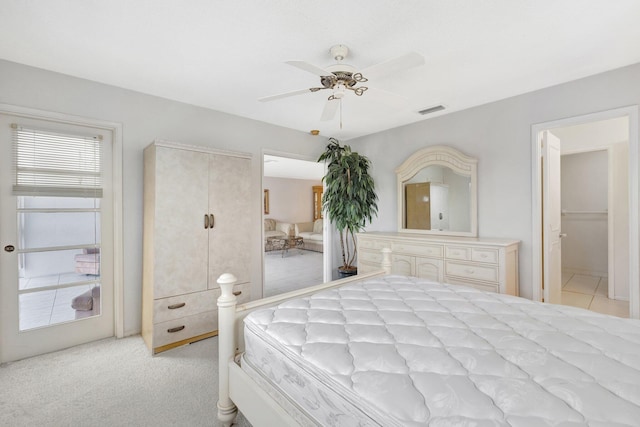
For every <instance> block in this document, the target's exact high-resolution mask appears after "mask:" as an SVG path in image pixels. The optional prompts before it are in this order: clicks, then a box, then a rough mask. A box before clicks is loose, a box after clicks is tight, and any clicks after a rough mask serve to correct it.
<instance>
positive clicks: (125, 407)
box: [0, 336, 251, 427]
mask: <svg viewBox="0 0 640 427" xmlns="http://www.w3.org/2000/svg"><path fill="white" fill-rule="evenodd" d="M217 354H218V339H217V337H214V338H209V339H206V340H203V341H200V342H197V343H193V344H190V345H187V346H183V347H179V348H176V349H173V350H169V351H166V352H164V353H161V354H159V355H157V356H155V357H151V355H150V353H149V351H148V350H147V348H146V346H145V345H144V342H143V341H142V338H141V337H140V336H133V337H128V338H123V339H120V340H116V339H106V340H101V341H97V342H94V343H90V344H84V345H81V346H77V347H73V348H70V349H67V350H62V351H59V352H55V353H50V354H45V355H42V356H37V357H32V358H29V359H25V360H21V361H18V362H12V363H8V364H4V365H2V366H0V426H5V427H14V426H15V427H20V426H56V427H58V426H60V427H61V426H110V427H111V426H219V425H220V423H219V422H218V420H217V417H216V413H217V409H216V402H217V401H218V362H217ZM235 425H237V426H241V427H250V426H251V424H250V423H249V422H247V421H246V419H245V418H244V417H242V415H239V416H238V419H237V421H236V424H235Z"/></svg>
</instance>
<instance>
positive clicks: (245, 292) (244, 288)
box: [218, 283, 251, 304]
mask: <svg viewBox="0 0 640 427" xmlns="http://www.w3.org/2000/svg"><path fill="white" fill-rule="evenodd" d="M218 292H220V291H219V290H218ZM233 294H234V295H235V296H236V298H237V299H238V300H237V302H236V304H244V303H245V302H249V301H251V283H241V284H239V285H235V286H234V287H233Z"/></svg>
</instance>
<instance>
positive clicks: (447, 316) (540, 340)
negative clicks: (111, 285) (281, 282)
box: [218, 253, 640, 427]
mask: <svg viewBox="0 0 640 427" xmlns="http://www.w3.org/2000/svg"><path fill="white" fill-rule="evenodd" d="M388 257H389V254H388V253H385V255H384V259H385V260H386V261H383V266H384V267H385V269H384V270H383V271H381V272H379V273H374V274H369V275H366V276H363V277H360V276H356V277H355V278H349V279H342V280H339V281H335V282H331V283H328V284H323V285H319V286H315V287H312V288H308V289H305V290H302V291H299V292H295V293H290V294H285V295H281V296H277V297H272V298H267V299H264V300H259V301H253V302H250V303H247V304H244V305H240V306H236V304H235V297H234V296H233V289H232V288H233V282H234V278H233V277H232V276H229V275H223V276H221V278H220V280H219V283H220V284H221V288H222V295H221V297H220V299H219V300H218V306H219V316H220V317H219V331H220V332H219V333H220V335H219V339H220V343H219V351H220V354H219V362H220V384H219V386H220V390H219V391H220V400H219V402H218V416H219V419H220V420H221V421H222V423H223V424H224V425H227V426H228V425H231V423H232V421H233V419H234V417H235V414H236V411H237V408H236V406H237V407H238V408H240V410H241V411H242V412H243V414H244V415H245V416H246V417H247V419H248V420H249V421H251V422H252V424H253V425H254V426H255V427H257V426H260V425H265V426H274V425H278V426H281V425H309V426H311V425H335V426H352V425H353V426H369V425H371V426H376V425H384V426H418V425H421V426H423V425H429V426H478V427H482V426H516V427H533V426H563V427H568V426H592V427H593V426H602V427H604V426H607V427H613V426H637V425H639V423H640V322H639V321H637V320H630V319H619V318H615V317H611V316H605V315H600V314H597V313H592V312H589V311H586V310H582V309H577V308H573V307H565V306H557V305H550V304H542V303H538V302H533V301H530V300H527V299H523V298H518V297H513V296H508V295H502V294H496V293H489V292H484V291H480V290H476V289H473V288H469V287H465V286H459V285H447V284H442V283H437V282H433V281H430V280H425V279H418V278H415V277H408V276H396V275H390V274H388V273H389V267H388Z"/></svg>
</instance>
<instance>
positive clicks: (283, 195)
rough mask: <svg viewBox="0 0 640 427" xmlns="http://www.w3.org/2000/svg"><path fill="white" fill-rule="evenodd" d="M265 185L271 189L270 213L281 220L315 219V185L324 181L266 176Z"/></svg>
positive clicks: (293, 221) (306, 220)
mask: <svg viewBox="0 0 640 427" xmlns="http://www.w3.org/2000/svg"><path fill="white" fill-rule="evenodd" d="M262 183H263V186H264V188H265V189H269V214H268V215H265V218H273V219H276V220H278V221H281V222H289V223H291V224H295V223H296V222H310V221H313V188H312V187H313V186H314V185H322V181H311V180H305V179H287V178H271V177H264V179H263V181H262Z"/></svg>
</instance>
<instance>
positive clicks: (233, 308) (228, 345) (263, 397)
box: [218, 249, 391, 427]
mask: <svg viewBox="0 0 640 427" xmlns="http://www.w3.org/2000/svg"><path fill="white" fill-rule="evenodd" d="M390 272H391V251H390V250H389V249H383V260H382V264H381V269H380V270H379V271H377V272H374V273H369V274H363V275H357V276H352V277H348V278H345V279H340V280H334V281H332V282H327V283H323V284H320V285H316V286H311V287H308V288H304V289H300V290H297V291H293V292H287V293H284V294H281V295H276V296H273V297H269V298H263V299H260V300H256V301H251V302H248V303H245V304H241V305H237V299H236V296H235V295H234V294H233V285H234V284H235V282H236V278H235V276H233V275H232V274H223V275H221V276H220V278H219V279H218V284H219V285H220V290H221V295H220V297H219V298H218V366H219V379H218V381H219V383H218V392H219V395H218V419H220V421H221V422H222V424H223V425H224V426H227V427H228V426H231V424H232V423H233V420H234V419H235V417H236V414H237V411H238V408H237V407H236V404H238V405H239V406H240V409H241V410H242V412H243V414H245V415H246V416H247V418H248V419H249V420H250V421H252V422H255V421H254V420H256V419H258V420H260V421H261V422H263V424H264V425H275V424H273V421H269V420H275V419H277V420H278V421H279V424H278V425H296V423H295V422H294V421H293V420H292V419H287V414H286V412H285V411H284V410H283V409H282V408H281V407H280V406H279V405H278V404H277V403H276V402H275V401H274V400H272V399H271V398H270V397H269V395H268V394H267V393H266V392H264V391H263V390H262V389H261V388H260V387H259V386H258V385H257V384H254V383H253V381H252V380H251V379H250V378H249V377H248V376H247V375H246V374H244V372H243V371H242V370H241V369H240V368H239V367H238V366H237V365H236V362H235V361H234V358H235V356H236V355H238V354H241V353H242V352H243V351H244V335H243V330H242V327H243V319H244V318H245V316H247V315H248V314H249V313H251V312H252V311H254V310H258V309H262V308H268V307H272V306H275V305H278V304H281V303H282V302H284V301H287V300H289V299H293V298H300V297H304V296H307V295H311V294H314V293H316V292H319V291H323V290H326V289H332V288H336V287H340V286H343V285H345V284H348V283H352V282H357V281H361V280H365V279H369V278H371V277H376V276H381V275H384V274H390ZM230 384H234V385H236V386H237V388H238V389H241V390H242V391H240V390H238V398H237V399H235V400H236V401H234V400H233V399H232V398H233V397H234V396H233V395H232V392H231V387H230ZM249 395H250V396H249ZM241 401H243V402H247V404H246V406H243V403H242V402H241ZM256 417H258V418H256ZM254 426H255V427H257V426H258V424H254Z"/></svg>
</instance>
